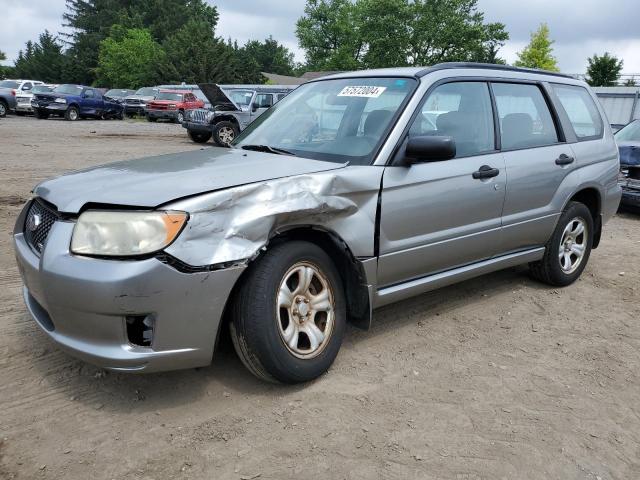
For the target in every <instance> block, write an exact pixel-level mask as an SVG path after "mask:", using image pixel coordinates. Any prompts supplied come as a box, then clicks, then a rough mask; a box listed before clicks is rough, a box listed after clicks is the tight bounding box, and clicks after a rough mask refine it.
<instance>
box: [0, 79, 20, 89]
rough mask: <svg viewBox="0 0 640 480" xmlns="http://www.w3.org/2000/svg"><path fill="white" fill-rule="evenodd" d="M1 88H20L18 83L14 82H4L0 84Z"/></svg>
mask: <svg viewBox="0 0 640 480" xmlns="http://www.w3.org/2000/svg"><path fill="white" fill-rule="evenodd" d="M0 88H18V82H14V81H13V80H3V81H1V82H0Z"/></svg>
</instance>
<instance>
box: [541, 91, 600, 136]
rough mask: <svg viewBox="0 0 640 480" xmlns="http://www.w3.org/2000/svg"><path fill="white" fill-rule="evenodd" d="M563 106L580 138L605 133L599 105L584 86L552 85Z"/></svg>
mask: <svg viewBox="0 0 640 480" xmlns="http://www.w3.org/2000/svg"><path fill="white" fill-rule="evenodd" d="M552 87H553V91H554V92H555V94H556V96H557V97H558V100H560V103H561V104H562V108H564V111H565V112H567V116H568V117H569V121H570V122H571V125H572V126H573V130H574V131H575V133H576V137H578V140H580V141H584V140H593V139H596V138H600V137H601V136H602V134H603V133H604V122H603V121H602V117H600V112H599V111H598V107H597V106H596V104H595V102H594V101H593V98H592V97H591V95H589V92H588V91H587V89H586V88H584V87H577V86H573V85H558V84H555V85H552Z"/></svg>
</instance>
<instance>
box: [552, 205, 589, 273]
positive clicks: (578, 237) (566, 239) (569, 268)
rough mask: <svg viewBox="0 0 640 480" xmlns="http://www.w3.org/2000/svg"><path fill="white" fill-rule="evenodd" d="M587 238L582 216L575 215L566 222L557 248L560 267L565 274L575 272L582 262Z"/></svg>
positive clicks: (585, 225)
mask: <svg viewBox="0 0 640 480" xmlns="http://www.w3.org/2000/svg"><path fill="white" fill-rule="evenodd" d="M587 238H588V231H587V222H585V220H584V219H583V218H581V217H576V218H574V219H572V220H571V221H570V222H569V223H567V226H566V227H565V228H564V232H563V233H562V240H561V241H560V248H559V249H558V260H559V261H560V268H561V269H562V271H563V272H564V273H566V274H567V275H570V274H572V273H573V272H575V271H576V269H577V268H578V267H579V266H580V264H581V263H582V259H583V258H584V254H585V252H586V250H587Z"/></svg>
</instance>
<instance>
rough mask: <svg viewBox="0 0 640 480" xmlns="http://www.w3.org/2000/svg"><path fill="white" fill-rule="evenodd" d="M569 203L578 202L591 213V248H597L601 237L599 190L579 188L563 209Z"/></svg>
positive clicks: (600, 200)
mask: <svg viewBox="0 0 640 480" xmlns="http://www.w3.org/2000/svg"><path fill="white" fill-rule="evenodd" d="M569 202H580V203H582V204H583V205H585V206H586V207H587V208H588V209H589V211H590V212H591V218H592V219H593V225H594V232H593V247H592V248H598V245H599V244H600V238H601V236H602V194H601V193H600V190H599V189H598V188H597V187H595V186H586V187H583V188H580V189H579V190H578V191H576V192H575V193H574V194H573V195H572V196H571V197H570V198H569V200H568V201H567V202H566V203H565V205H564V208H566V206H567V205H568V204H569ZM564 208H563V210H564Z"/></svg>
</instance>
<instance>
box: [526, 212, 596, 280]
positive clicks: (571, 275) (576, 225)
mask: <svg viewBox="0 0 640 480" xmlns="http://www.w3.org/2000/svg"><path fill="white" fill-rule="evenodd" d="M593 233H594V222H593V217H592V216H591V211H590V210H589V209H588V208H587V207H586V205H584V204H582V203H579V202H569V204H568V205H567V207H566V208H565V209H564V211H563V212H562V215H560V219H559V220H558V224H557V225H556V229H555V230H554V232H553V235H552V236H551V239H550V240H549V242H548V243H547V245H546V250H545V253H544V257H543V258H542V260H540V261H538V262H534V263H531V264H529V268H530V271H531V275H532V276H533V277H534V278H535V279H536V280H539V281H541V282H544V283H547V284H549V285H552V286H554V287H566V286H567V285H571V284H572V283H573V282H575V281H576V280H577V279H578V278H579V277H580V275H581V274H582V272H583V270H584V269H585V267H586V266H587V262H588V261H589V256H590V255H591V247H592V245H593Z"/></svg>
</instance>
